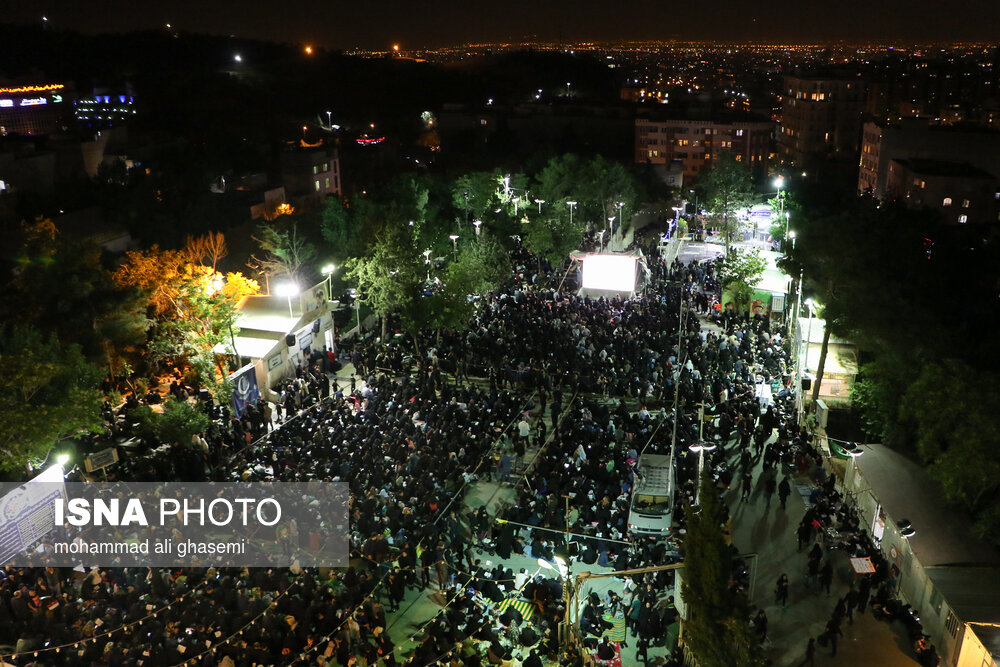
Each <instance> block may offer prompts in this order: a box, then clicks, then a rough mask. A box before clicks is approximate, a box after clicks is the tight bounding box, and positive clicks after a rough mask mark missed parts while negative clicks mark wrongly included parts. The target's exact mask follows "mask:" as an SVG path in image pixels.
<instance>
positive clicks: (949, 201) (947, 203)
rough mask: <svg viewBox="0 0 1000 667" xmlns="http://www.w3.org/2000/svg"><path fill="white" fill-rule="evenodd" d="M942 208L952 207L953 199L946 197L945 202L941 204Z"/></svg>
mask: <svg viewBox="0 0 1000 667" xmlns="http://www.w3.org/2000/svg"><path fill="white" fill-rule="evenodd" d="M941 206H951V197H945V198H944V201H943V202H941Z"/></svg>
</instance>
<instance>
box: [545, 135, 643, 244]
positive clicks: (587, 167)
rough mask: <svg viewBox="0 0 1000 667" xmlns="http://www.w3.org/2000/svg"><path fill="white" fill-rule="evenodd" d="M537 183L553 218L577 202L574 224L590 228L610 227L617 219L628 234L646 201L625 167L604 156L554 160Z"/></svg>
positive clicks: (619, 225) (637, 183)
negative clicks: (639, 207)
mask: <svg viewBox="0 0 1000 667" xmlns="http://www.w3.org/2000/svg"><path fill="white" fill-rule="evenodd" d="M536 181H537V189H538V193H539V198H540V199H544V200H545V202H546V203H547V205H548V206H550V207H551V208H550V209H549V210H551V211H555V212H554V213H552V214H551V215H553V216H557V215H561V212H559V209H563V210H564V209H566V208H567V202H569V201H575V202H576V203H577V207H576V211H575V213H574V220H579V221H580V222H581V223H584V224H583V225H582V227H587V228H590V227H595V228H597V229H604V228H606V227H609V226H610V224H611V223H610V222H609V218H611V217H612V216H614V217H615V219H616V220H617V225H616V229H620V230H622V231H623V232H624V230H626V229H628V227H629V225H630V223H631V219H632V214H633V213H634V212H635V211H636V209H637V208H638V204H639V201H640V200H641V198H642V187H641V185H640V184H639V181H638V179H636V177H635V176H634V175H632V174H631V173H630V172H629V171H628V170H627V169H625V167H623V166H622V165H621V164H619V163H617V162H611V161H609V160H606V159H604V158H603V157H601V156H598V157H595V158H593V159H591V160H584V159H582V158H580V157H579V156H577V155H574V154H571V153H570V154H566V155H562V156H559V157H555V158H552V159H551V160H549V163H548V164H547V165H546V166H545V168H544V169H542V171H541V172H539V174H538V176H537V177H536ZM619 204H621V206H619ZM595 222H596V224H594V223H595Z"/></svg>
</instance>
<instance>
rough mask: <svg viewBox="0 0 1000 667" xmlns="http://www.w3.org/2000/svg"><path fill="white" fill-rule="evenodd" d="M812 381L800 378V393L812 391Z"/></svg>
mask: <svg viewBox="0 0 1000 667" xmlns="http://www.w3.org/2000/svg"><path fill="white" fill-rule="evenodd" d="M812 386H813V381H812V378H802V391H809V390H810V389H812Z"/></svg>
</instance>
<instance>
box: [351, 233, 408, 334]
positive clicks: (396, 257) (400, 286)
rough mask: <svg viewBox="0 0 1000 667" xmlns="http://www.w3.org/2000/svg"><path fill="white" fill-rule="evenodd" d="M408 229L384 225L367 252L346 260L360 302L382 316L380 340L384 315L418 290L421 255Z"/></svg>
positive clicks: (402, 304) (406, 300)
mask: <svg viewBox="0 0 1000 667" xmlns="http://www.w3.org/2000/svg"><path fill="white" fill-rule="evenodd" d="M410 230H411V228H410V227H397V226H390V225H386V226H385V227H383V229H382V230H381V231H380V232H379V233H377V234H376V240H375V243H374V244H373V246H372V248H371V251H370V253H369V254H368V255H366V256H364V257H355V258H352V259H350V260H348V262H347V276H348V278H349V279H351V280H353V281H354V283H355V284H356V285H357V290H358V295H359V298H360V299H361V301H362V303H365V304H366V305H368V306H369V307H370V308H371V309H372V310H373V311H374V312H375V314H377V315H378V316H379V317H381V318H382V339H383V340H385V335H386V317H388V316H389V315H390V314H391V313H392V312H393V311H395V310H396V309H397V308H405V307H406V306H408V305H409V304H410V303H411V302H412V301H413V300H415V299H417V298H418V297H419V295H420V293H421V291H422V289H421V283H422V281H423V278H424V276H423V257H422V256H421V254H420V252H418V251H417V249H416V246H415V245H414V243H413V236H412V233H411V231H410ZM418 260H419V261H418Z"/></svg>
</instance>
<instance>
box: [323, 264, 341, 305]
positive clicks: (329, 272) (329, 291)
mask: <svg viewBox="0 0 1000 667" xmlns="http://www.w3.org/2000/svg"><path fill="white" fill-rule="evenodd" d="M336 270H337V267H336V266H335V265H334V264H332V263H331V264H327V265H326V266H324V267H323V268H322V269H320V272H321V273H322V274H323V275H324V276H326V298H327V299H332V298H333V272H334V271H336Z"/></svg>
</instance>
